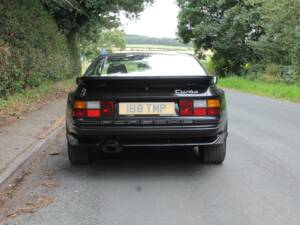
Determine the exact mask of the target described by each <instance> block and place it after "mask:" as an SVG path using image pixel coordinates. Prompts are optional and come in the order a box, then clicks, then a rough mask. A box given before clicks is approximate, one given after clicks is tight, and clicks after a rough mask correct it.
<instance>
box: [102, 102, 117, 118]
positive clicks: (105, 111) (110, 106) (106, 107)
mask: <svg viewBox="0 0 300 225" xmlns="http://www.w3.org/2000/svg"><path fill="white" fill-rule="evenodd" d="M114 113H115V104H114V102H113V101H102V102H101V114H102V116H113V115H114Z"/></svg>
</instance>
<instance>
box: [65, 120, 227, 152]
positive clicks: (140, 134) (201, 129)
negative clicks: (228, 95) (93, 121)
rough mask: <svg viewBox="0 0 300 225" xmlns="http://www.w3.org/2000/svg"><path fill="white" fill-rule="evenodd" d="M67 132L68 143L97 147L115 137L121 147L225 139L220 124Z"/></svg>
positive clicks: (88, 128)
mask: <svg viewBox="0 0 300 225" xmlns="http://www.w3.org/2000/svg"><path fill="white" fill-rule="evenodd" d="M72 131H73V132H70V133H68V134H67V138H68V141H69V143H70V144H71V145H86V146H95V147H97V146H101V145H102V144H103V143H104V142H105V141H107V140H117V141H118V142H120V144H121V145H122V146H124V147H140V146H153V147H156V146H157V147H164V146H166V147H168V146H169V147H172V146H209V145H218V144H222V143H223V142H224V141H225V139H226V138H227V129H226V126H224V125H223V124H217V125H201V126H200V125H199V126H160V127H155V126H150V127H146V126H145V127H118V126H117V127H92V126H83V127H73V129H72Z"/></svg>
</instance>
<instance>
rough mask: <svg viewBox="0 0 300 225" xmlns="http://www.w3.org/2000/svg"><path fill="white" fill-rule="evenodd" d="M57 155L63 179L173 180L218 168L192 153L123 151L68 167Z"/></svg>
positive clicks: (144, 150)
mask: <svg viewBox="0 0 300 225" xmlns="http://www.w3.org/2000/svg"><path fill="white" fill-rule="evenodd" d="M63 152H64V153H63V154H62V155H61V157H60V158H61V159H60V160H61V162H60V163H62V164H61V166H62V167H63V168H64V170H67V171H68V172H67V171H65V172H67V173H68V175H67V176H72V177H74V176H78V177H85V178H84V179H89V178H92V179H95V178H103V179H107V178H111V179H113V178H118V179H120V178H124V179H130V178H132V179H136V178H137V177H143V178H147V177H148V178H151V177H152V178H155V179H160V178H163V179H174V177H182V176H183V177H187V176H191V177H192V176H195V175H197V176H199V175H200V176H201V175H205V174H206V173H205V171H207V172H208V171H211V170H212V169H218V168H220V166H208V165H202V164H201V163H200V161H199V159H198V157H197V153H196V151H194V150H186V149H184V150H182V149H147V148H140V149H126V150H125V151H124V152H122V153H121V154H118V155H105V154H103V153H101V152H97V154H96V159H95V161H94V162H93V164H92V165H87V166H72V165H70V163H69V162H68V159H67V154H66V151H65V150H64V151H63ZM207 167H210V168H209V169H207V170H206V169H205V168H207Z"/></svg>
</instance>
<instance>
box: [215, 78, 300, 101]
mask: <svg viewBox="0 0 300 225" xmlns="http://www.w3.org/2000/svg"><path fill="white" fill-rule="evenodd" d="M219 85H220V86H221V87H225V88H232V89H236V90H240V91H243V92H248V93H253V94H257V95H261V96H268V97H272V98H278V99H285V100H289V101H292V102H298V103H300V86H299V85H295V84H294V85H289V84H285V83H279V82H277V83H267V82H265V81H262V80H250V79H248V78H245V77H236V76H232V77H227V78H222V79H220V80H219Z"/></svg>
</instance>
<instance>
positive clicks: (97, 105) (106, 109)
mask: <svg viewBox="0 0 300 225" xmlns="http://www.w3.org/2000/svg"><path fill="white" fill-rule="evenodd" d="M113 115H114V102H113V101H86V102H85V101H75V102H74V107H73V117H74V118H77V119H79V118H100V117H108V116H113Z"/></svg>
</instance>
